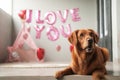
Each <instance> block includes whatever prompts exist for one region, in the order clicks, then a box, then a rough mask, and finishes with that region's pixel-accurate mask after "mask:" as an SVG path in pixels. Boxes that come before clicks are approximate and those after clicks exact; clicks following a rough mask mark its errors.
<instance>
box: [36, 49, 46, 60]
mask: <svg viewBox="0 0 120 80" xmlns="http://www.w3.org/2000/svg"><path fill="white" fill-rule="evenodd" d="M44 55H45V53H44V49H42V48H38V49H37V57H38V59H39V60H42V59H43V58H44Z"/></svg>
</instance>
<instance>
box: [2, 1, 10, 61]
mask: <svg viewBox="0 0 120 80" xmlns="http://www.w3.org/2000/svg"><path fill="white" fill-rule="evenodd" d="M6 2H7V3H6ZM11 13H12V2H11V1H8V0H4V1H3V0H0V62H3V61H4V60H5V59H6V58H7V55H8V54H7V46H8V45H10V44H11V33H12V31H11V30H12V27H11V26H12V23H11V22H12V18H11Z"/></svg>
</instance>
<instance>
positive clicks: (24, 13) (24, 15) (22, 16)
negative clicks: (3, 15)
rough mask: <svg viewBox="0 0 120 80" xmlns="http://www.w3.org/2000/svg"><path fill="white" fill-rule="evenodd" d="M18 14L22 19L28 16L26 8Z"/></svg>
mask: <svg viewBox="0 0 120 80" xmlns="http://www.w3.org/2000/svg"><path fill="white" fill-rule="evenodd" d="M18 16H19V17H20V18H21V19H25V18H26V10H21V11H20V12H19V13H18Z"/></svg>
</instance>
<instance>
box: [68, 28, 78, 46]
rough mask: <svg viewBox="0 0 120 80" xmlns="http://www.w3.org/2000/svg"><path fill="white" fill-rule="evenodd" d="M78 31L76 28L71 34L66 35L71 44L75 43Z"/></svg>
mask: <svg viewBox="0 0 120 80" xmlns="http://www.w3.org/2000/svg"><path fill="white" fill-rule="evenodd" d="M78 31H79V30H76V31H74V32H72V33H71V35H70V36H69V37H68V41H69V42H70V43H71V44H73V45H76V44H77V41H78V38H77V34H78Z"/></svg>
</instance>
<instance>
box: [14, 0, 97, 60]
mask: <svg viewBox="0 0 120 80" xmlns="http://www.w3.org/2000/svg"><path fill="white" fill-rule="evenodd" d="M73 8H79V15H80V17H81V21H79V22H72V21H71V18H70V16H69V20H67V23H70V24H71V26H72V31H73V30H75V29H79V28H92V29H94V30H97V6H96V0H13V18H14V28H15V34H16V35H17V33H18V31H19V29H20V28H21V21H20V19H19V17H18V11H19V10H22V9H32V10H41V15H44V14H45V13H46V12H48V11H55V12H56V11H58V10H65V9H73ZM42 17H43V16H42ZM61 24H62V23H59V22H57V23H56V24H55V26H56V27H57V28H59V26H60V25H61ZM31 25H34V23H31ZM64 25H66V24H64ZM47 27H49V26H48V25H47V24H46V28H45V30H44V31H43V32H42V35H41V38H40V39H36V38H35V30H34V29H33V27H32V30H31V35H32V38H33V39H34V41H35V43H36V44H37V46H38V47H42V48H44V49H45V52H46V53H45V54H46V55H45V60H46V61H54V62H55V61H59V62H65V61H70V58H71V57H70V51H69V45H70V44H69V42H68V41H67V39H66V38H64V37H62V36H61V34H60V38H59V39H58V40H57V41H50V40H48V39H47V36H46V29H47ZM57 45H60V46H61V50H60V51H59V52H58V51H56V46H57Z"/></svg>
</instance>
